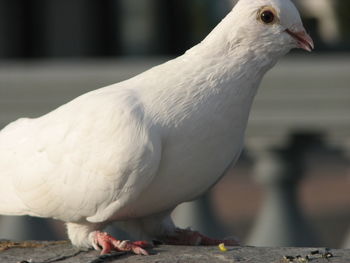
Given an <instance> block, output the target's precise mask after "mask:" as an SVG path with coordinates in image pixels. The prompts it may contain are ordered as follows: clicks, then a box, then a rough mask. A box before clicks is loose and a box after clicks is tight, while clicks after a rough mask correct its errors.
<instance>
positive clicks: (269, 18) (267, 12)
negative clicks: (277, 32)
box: [258, 7, 276, 25]
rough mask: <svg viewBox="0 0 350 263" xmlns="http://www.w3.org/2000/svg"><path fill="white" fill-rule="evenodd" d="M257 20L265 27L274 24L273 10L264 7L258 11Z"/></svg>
mask: <svg viewBox="0 0 350 263" xmlns="http://www.w3.org/2000/svg"><path fill="white" fill-rule="evenodd" d="M258 18H259V20H260V21H261V22H263V23H264V24H266V25H271V24H274V23H275V21H276V15H275V12H274V10H272V9H270V8H266V7H265V8H262V10H260V12H259V15H258Z"/></svg>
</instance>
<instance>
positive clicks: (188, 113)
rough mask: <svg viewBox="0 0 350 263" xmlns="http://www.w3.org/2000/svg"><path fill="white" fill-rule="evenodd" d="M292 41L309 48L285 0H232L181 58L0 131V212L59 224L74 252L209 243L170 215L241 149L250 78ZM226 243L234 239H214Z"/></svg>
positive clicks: (253, 86)
mask: <svg viewBox="0 0 350 263" xmlns="http://www.w3.org/2000/svg"><path fill="white" fill-rule="evenodd" d="M292 48H302V49H305V50H308V51H311V50H312V49H313V42H312V39H311V38H310V36H309V35H308V34H307V33H306V32H305V29H304V27H303V24H302V21H301V19H300V16H299V13H298V11H297V9H296V8H295V6H294V5H293V3H292V2H291V1H290V0H240V1H239V2H238V3H237V5H236V6H235V7H234V8H233V10H232V11H231V12H230V13H229V14H228V15H227V17H226V18H225V19H223V21H222V22H221V23H220V24H219V25H218V26H217V27H216V28H215V29H214V30H213V31H212V32H211V33H210V34H209V35H208V36H207V37H206V38H205V39H204V40H203V41H202V42H201V43H200V44H198V45H197V46H195V47H193V48H191V49H190V50H188V51H187V52H186V53H185V54H184V55H182V56H180V57H178V58H176V59H174V60H171V61H169V62H166V63H164V64H162V65H160V66H157V67H154V68H152V69H150V70H148V71H146V72H144V73H142V74H140V75H138V76H135V77H133V78H131V79H129V80H126V81H123V82H120V83H117V84H114V85H111V86H108V87H105V88H101V89H98V90H95V91H92V92H89V93H87V94H84V95H82V96H80V97H78V98H76V99H74V100H73V101H71V102H69V103H67V104H65V105H63V106H61V107H59V108H58V109H56V110H54V111H52V112H50V113H48V114H46V115H44V116H42V117H40V118H36V119H27V118H26V119H19V120H17V121H15V122H13V123H11V124H9V125H8V126H7V127H5V128H4V129H3V130H2V131H1V132H0V169H1V170H0V182H1V184H0V200H1V201H0V214H6V215H31V216H37V217H52V218H56V219H60V220H63V221H65V222H67V229H68V236H69V238H70V240H71V242H72V243H73V245H75V246H77V247H81V248H90V247H93V248H95V249H102V253H103V254H104V253H109V252H110V251H111V250H117V251H133V252H134V253H136V254H147V251H146V250H145V246H147V242H144V241H136V242H131V241H120V240H117V239H115V238H114V237H112V236H111V235H109V234H107V233H105V232H102V230H103V228H104V227H105V226H106V225H108V224H110V223H111V222H117V223H119V225H120V226H121V227H122V228H124V229H125V230H126V231H128V232H129V233H130V234H131V235H134V236H135V237H138V238H142V239H145V240H153V239H156V240H160V241H163V242H165V243H168V244H188V245H190V244H192V245H193V244H202V245H214V244H217V243H219V242H224V241H223V240H214V239H210V238H209V237H205V236H204V235H201V234H200V233H198V232H194V231H192V230H183V229H179V228H176V227H175V225H174V224H173V222H172V220H171V218H170V213H171V211H172V210H173V209H174V208H175V207H176V206H177V205H178V204H180V203H182V202H185V201H190V200H193V199H195V198H197V197H199V196H200V195H202V194H203V193H204V192H206V191H207V190H208V189H210V188H211V187H212V186H213V185H214V184H215V183H216V182H217V181H218V180H219V179H220V178H221V177H222V175H223V173H224V172H225V170H226V169H227V168H228V167H229V166H230V165H231V164H233V163H234V162H235V161H236V160H237V158H238V156H239V154H240V152H241V150H242V146H243V139H244V132H245V128H246V124H247V120H248V115H249V111H250V108H251V105H252V101H253V98H254V96H255V94H256V91H257V88H258V86H259V83H260V81H261V79H262V77H263V76H264V74H265V73H266V72H267V71H268V70H269V69H271V68H272V67H273V66H274V65H275V63H276V62H277V60H278V59H279V58H280V57H281V56H282V55H284V54H286V53H287V52H288V51H290V50H291V49H292ZM225 243H226V244H227V245H234V244H236V243H235V242H234V241H229V240H228V241H225Z"/></svg>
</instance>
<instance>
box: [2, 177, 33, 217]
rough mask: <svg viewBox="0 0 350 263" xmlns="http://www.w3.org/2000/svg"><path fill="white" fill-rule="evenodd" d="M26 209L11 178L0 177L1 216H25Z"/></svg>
mask: <svg viewBox="0 0 350 263" xmlns="http://www.w3.org/2000/svg"><path fill="white" fill-rule="evenodd" d="M26 210H27V209H26V207H25V206H24V204H23V202H22V201H21V199H20V198H19V197H18V196H17V195H16V191H15V189H14V188H13V186H12V184H11V182H10V180H9V178H7V177H6V176H1V175H0V214H1V215H25V214H26Z"/></svg>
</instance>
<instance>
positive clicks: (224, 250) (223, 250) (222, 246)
mask: <svg viewBox="0 0 350 263" xmlns="http://www.w3.org/2000/svg"><path fill="white" fill-rule="evenodd" d="M218 247H219V249H220V251H222V252H226V251H227V248H226V247H225V244H224V243H221V244H219V246H218Z"/></svg>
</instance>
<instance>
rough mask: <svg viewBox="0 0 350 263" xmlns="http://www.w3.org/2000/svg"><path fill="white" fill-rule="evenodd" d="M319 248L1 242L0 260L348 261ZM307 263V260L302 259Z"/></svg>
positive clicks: (349, 253)
mask: <svg viewBox="0 0 350 263" xmlns="http://www.w3.org/2000/svg"><path fill="white" fill-rule="evenodd" d="M316 250H318V251H319V252H320V253H321V254H322V253H323V252H325V249H324V248H320V249H318V248H257V247H230V248H228V251H227V252H222V251H220V250H219V249H218V247H186V246H159V247H157V248H155V249H153V250H152V251H150V252H151V253H152V255H150V256H136V255H132V254H129V253H116V254H114V255H108V256H103V257H100V256H99V255H98V252H96V251H92V250H91V251H78V250H77V249H75V248H74V247H72V246H71V245H70V243H69V242H25V243H6V241H2V242H0V262H1V263H17V262H22V263H26V262H31V263H51V262H52V263H53V262H60V263H80V262H84V263H85V262H86V263H104V262H119V263H123V262H133V263H135V262H144V263H168V262H169V263H198V262H211V263H212V262H219V263H220V262H240V263H248V262H250V263H253V262H254V263H259V262H264V263H265V262H269V263H270V262H272V263H275V262H276V263H278V262H282V263H283V262H303V261H302V260H300V259H299V260H297V258H296V257H297V256H298V255H300V256H301V257H306V256H307V255H310V256H309V257H310V259H309V261H308V262H314V263H317V262H325V263H327V262H333V263H338V262H339V263H347V262H350V250H337V249H332V250H330V252H331V253H332V254H333V257H332V258H329V259H325V258H322V255H320V254H314V255H311V252H312V251H316ZM284 256H291V257H295V259H294V261H288V260H286V259H284ZM305 262H306V261H305Z"/></svg>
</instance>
